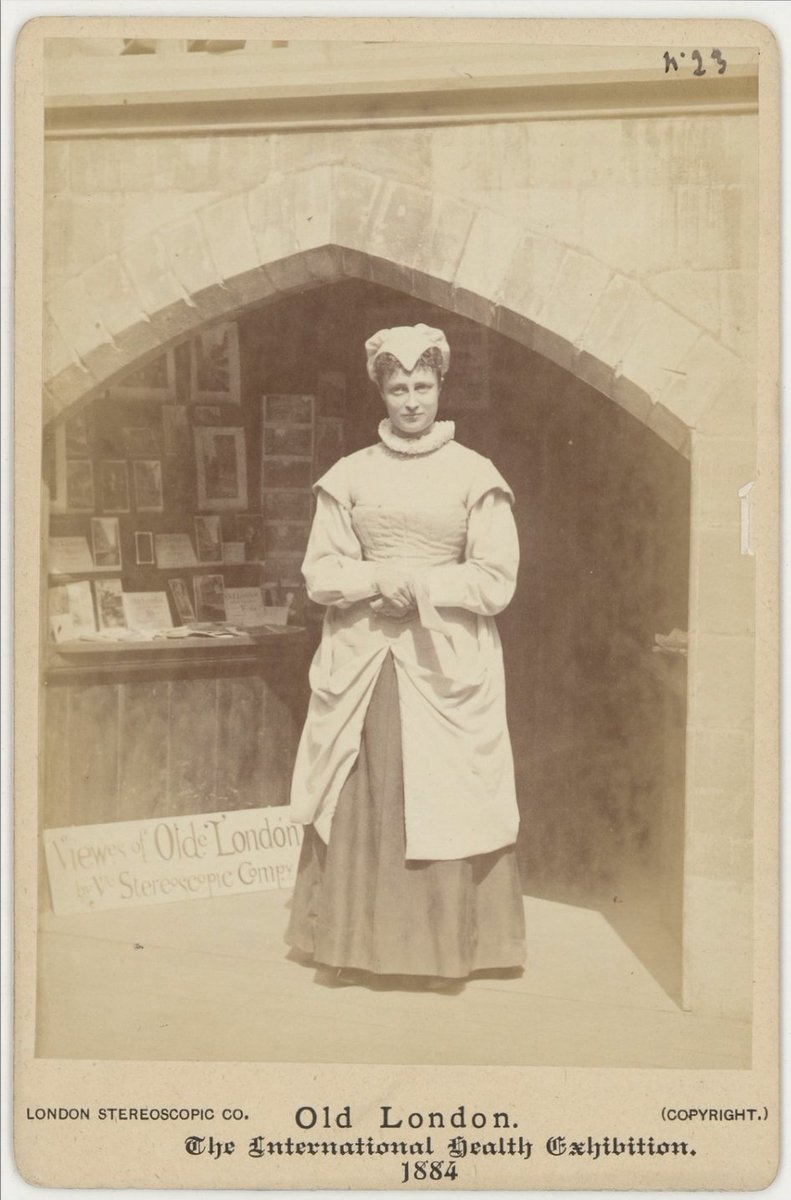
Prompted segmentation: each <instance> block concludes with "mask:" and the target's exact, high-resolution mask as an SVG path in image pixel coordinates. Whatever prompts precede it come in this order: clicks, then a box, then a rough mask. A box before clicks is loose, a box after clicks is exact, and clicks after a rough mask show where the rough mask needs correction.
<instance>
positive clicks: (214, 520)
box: [195, 517, 222, 563]
mask: <svg viewBox="0 0 791 1200" xmlns="http://www.w3.org/2000/svg"><path fill="white" fill-rule="evenodd" d="M195 549H196V550H197V552H198V562H200V563H221V562H222V530H221V529H220V518H219V517H196V518H195Z"/></svg>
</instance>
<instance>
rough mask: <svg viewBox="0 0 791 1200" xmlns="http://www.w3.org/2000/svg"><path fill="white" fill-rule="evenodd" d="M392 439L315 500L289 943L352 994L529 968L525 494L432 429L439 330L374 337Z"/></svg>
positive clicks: (441, 343) (338, 471) (445, 425)
mask: <svg viewBox="0 0 791 1200" xmlns="http://www.w3.org/2000/svg"><path fill="white" fill-rule="evenodd" d="M366 355H367V366H368V374H369V376H370V378H371V379H372V380H373V381H374V382H375V383H376V384H377V385H378V387H379V391H380V393H381V395H382V398H383V400H384V403H385V406H386V409H387V414H388V415H387V417H386V418H385V419H384V420H383V421H382V422H381V424H380V426H379V441H378V442H377V443H376V445H373V446H369V447H367V448H366V449H364V450H360V451H358V452H356V453H354V454H350V455H349V456H348V457H346V458H342V459H340V461H339V462H337V463H336V464H335V466H333V467H332V468H331V469H330V470H329V471H328V472H327V473H326V474H325V475H324V476H322V478H321V479H319V481H318V482H317V483H316V485H315V489H314V490H315V492H316V497H317V509H316V515H315V518H314V522H313V527H312V529H311V534H310V539H309V542H308V548H307V553H306V557H305V561H304V564H303V568H302V569H303V574H304V576H305V580H306V584H307V590H308V594H309V595H310V597H311V598H312V599H313V600H315V601H317V602H318V603H319V604H324V605H326V606H327V611H326V615H325V619H324V626H323V631H322V638H321V644H320V646H319V648H318V650H317V652H316V655H315V658H314V660H313V664H312V666H311V671H310V686H311V692H312V695H311V701H310V707H309V710H308V716H307V721H306V723H305V728H304V730H303V733H302V738H301V741H300V745H299V749H298V752H297V759H296V764H295V768H294V777H293V783H292V790H291V818H292V820H293V821H295V822H298V823H302V824H304V825H305V826H306V828H305V838H304V842H303V846H302V852H301V856H300V861H299V868H298V872H297V882H296V886H295V890H294V897H293V901H292V908H291V917H290V921H289V927H288V931H287V934H286V940H287V941H288V942H289V943H290V944H291V946H292V947H294V949H295V950H298V951H301V952H302V953H304V954H307V955H309V956H310V957H311V958H312V959H313V961H314V962H315V963H317V964H323V965H325V966H328V967H334V968H341V969H345V970H344V971H343V972H342V974H343V976H344V979H345V980H346V981H348V980H349V977H350V976H351V978H352V979H353V978H357V979H360V980H361V981H364V980H365V979H366V978H368V976H365V975H359V973H360V972H367V973H371V974H373V975H377V976H408V977H410V982H411V983H412V984H413V985H418V986H420V984H421V983H422V984H427V985H428V986H441V982H440V981H448V980H455V981H459V980H463V979H465V978H466V977H467V976H469V975H470V974H471V973H472V972H474V971H479V970H491V969H509V968H511V969H513V968H519V967H520V965H521V963H522V962H523V960H524V915H523V908H522V895H521V889H520V885H519V875H518V870H517V863H516V854H515V847H514V842H515V839H516V834H517V829H518V824H519V814H518V809H517V804H516V795H515V789H514V772H513V759H512V755H511V745H510V741H509V736H508V727H507V724H506V709H505V680H504V674H503V659H502V650H501V647H500V640H499V637H498V633H497V628H496V625H495V622H494V616H495V614H496V613H498V612H501V611H502V610H503V609H504V608H505V607H506V605H507V604H508V603H509V601H510V600H511V597H512V596H513V592H514V587H515V582H516V572H517V566H518V561H519V546H518V541H517V535H516V529H515V526H514V521H513V516H512V513H511V505H512V503H513V494H512V492H511V489H510V488H509V486H508V484H507V483H506V482H505V480H504V479H503V477H502V476H501V475H500V473H499V472H498V471H497V470H496V468H495V467H494V466H493V465H492V463H491V462H490V461H489V460H488V459H487V458H483V457H482V456H481V455H480V454H477V453H475V452H474V451H473V450H468V449H467V448H466V447H464V446H460V445H459V444H458V442H456V441H454V424H453V422H452V421H437V420H436V419H435V418H436V413H437V405H438V400H439V394H440V390H441V387H442V380H443V378H444V376H445V374H446V372H447V370H448V365H449V362H450V351H449V348H448V344H447V341H446V340H445V336H444V334H443V333H442V332H441V330H438V329H431V328H429V327H428V326H426V325H415V326H402V327H398V328H394V329H383V330H381V331H380V332H379V333H377V334H375V335H374V336H373V337H371V338H369V340H368V341H367V342H366Z"/></svg>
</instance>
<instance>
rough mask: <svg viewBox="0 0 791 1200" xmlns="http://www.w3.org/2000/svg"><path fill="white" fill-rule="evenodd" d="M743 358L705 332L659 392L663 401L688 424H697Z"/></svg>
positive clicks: (735, 371)
mask: <svg viewBox="0 0 791 1200" xmlns="http://www.w3.org/2000/svg"><path fill="white" fill-rule="evenodd" d="M739 366H740V360H739V359H738V358H737V356H736V355H735V354H733V353H732V352H731V351H730V350H728V349H726V347H725V346H723V345H722V344H721V343H720V342H718V341H716V340H715V339H714V338H712V337H710V336H709V334H707V333H704V334H702V335H701V336H700V337H699V338H698V339H697V341H696V342H695V344H694V345H693V346H692V348H691V350H690V351H689V353H688V354H686V355H685V356H684V358H683V359H682V360H681V361H680V362H679V364H678V368H677V372H676V373H675V374H674V376H673V378H672V379H671V380H670V382H669V383H668V384H667V386H666V387H665V389H664V390H663V391H662V392H660V394H659V397H658V398H659V399H661V401H662V403H663V404H664V405H665V406H666V407H667V408H669V409H670V410H671V412H674V413H676V414H677V415H678V416H679V417H681V418H682V420H684V421H685V422H686V424H687V425H689V426H693V427H694V426H697V425H698V423H699V421H700V419H701V417H702V416H703V414H704V413H705V412H706V410H707V409H708V408H709V406H710V405H711V404H712V403H713V401H714V400H715V397H716V396H717V393H718V392H719V391H720V389H721V388H722V386H723V385H724V384H725V383H726V381H727V380H728V379H729V378H731V377H733V376H734V375H735V374H736V373H737V372H738V370H739Z"/></svg>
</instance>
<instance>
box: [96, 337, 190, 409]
mask: <svg viewBox="0 0 791 1200" xmlns="http://www.w3.org/2000/svg"><path fill="white" fill-rule="evenodd" d="M107 394H108V396H109V397H110V399H111V400H133V401H146V400H148V401H152V400H153V401H155V402H156V403H158V404H174V403H175V400H176V360H175V355H174V352H173V351H172V350H168V351H167V352H166V353H165V354H161V355H160V356H159V357H158V358H153V359H152V360H151V361H150V362H147V363H145V364H144V365H143V366H142V367H138V368H137V370H135V371H132V372H130V374H129V375H126V376H124V378H123V379H121V380H120V381H119V382H118V383H115V384H113V385H112V387H110V388H109V390H108V393H107Z"/></svg>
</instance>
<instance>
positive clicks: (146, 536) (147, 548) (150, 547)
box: [135, 530, 156, 567]
mask: <svg viewBox="0 0 791 1200" xmlns="http://www.w3.org/2000/svg"><path fill="white" fill-rule="evenodd" d="M135 562H136V563H137V565H138V567H153V566H155V565H156V559H155V558H154V535H153V533H144V532H142V531H141V530H135Z"/></svg>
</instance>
